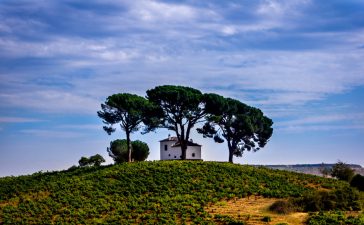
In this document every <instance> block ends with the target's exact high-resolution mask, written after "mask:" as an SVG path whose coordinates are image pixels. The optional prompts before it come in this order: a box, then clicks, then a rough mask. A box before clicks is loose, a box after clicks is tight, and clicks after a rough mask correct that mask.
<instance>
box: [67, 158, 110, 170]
mask: <svg viewBox="0 0 364 225" xmlns="http://www.w3.org/2000/svg"><path fill="white" fill-rule="evenodd" d="M103 162H105V159H104V157H102V156H101V155H99V154H96V155H93V156H90V158H87V157H84V156H83V157H81V159H80V160H79V161H78V164H79V165H80V167H84V166H101V163H103ZM70 169H72V170H74V169H75V168H72V167H71V168H70Z"/></svg>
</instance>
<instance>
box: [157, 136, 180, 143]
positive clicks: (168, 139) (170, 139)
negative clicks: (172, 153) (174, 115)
mask: <svg viewBox="0 0 364 225" xmlns="http://www.w3.org/2000/svg"><path fill="white" fill-rule="evenodd" d="M162 141H178V138H177V137H168V138H166V139H163V140H160V141H159V142H162Z"/></svg>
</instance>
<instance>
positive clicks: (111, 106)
mask: <svg viewBox="0 0 364 225" xmlns="http://www.w3.org/2000/svg"><path fill="white" fill-rule="evenodd" d="M148 106H149V103H148V101H147V100H146V99H145V98H143V97H140V96H138V95H133V94H128V93H120V94H114V95H111V96H109V97H108V98H107V99H106V101H105V103H104V104H101V109H102V110H100V111H98V112H97V115H98V116H99V117H100V118H101V119H102V120H103V122H104V123H105V124H106V125H107V126H104V130H105V131H106V132H107V133H108V134H109V135H110V134H111V133H112V132H114V131H115V130H116V129H115V128H113V125H114V124H120V127H121V129H122V130H124V131H125V134H126V141H127V146H128V162H131V161H132V158H131V148H132V147H131V140H130V135H131V134H132V133H133V132H135V131H137V130H138V129H139V125H140V123H141V122H142V120H143V118H144V112H145V111H147V110H146V108H147V107H148Z"/></svg>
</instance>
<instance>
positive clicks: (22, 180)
mask: <svg viewBox="0 0 364 225" xmlns="http://www.w3.org/2000/svg"><path fill="white" fill-rule="evenodd" d="M345 185H346V186H347V184H346V183H344V182H340V181H337V180H334V179H326V178H321V177H317V176H312V175H306V174H298V173H294V172H288V171H280V170H271V169H269V168H264V167H259V168H257V167H253V166H246V165H236V164H231V163H218V162H201V161H193V162H192V161H155V162H138V163H124V164H120V165H113V166H102V167H90V168H76V169H72V170H68V171H60V172H49V173H35V174H33V175H29V176H19V177H4V178H0V224H184V223H187V224H190V223H191V224H244V223H242V222H239V223H225V222H221V221H222V219H224V221H225V220H226V218H229V217H228V216H223V217H222V216H219V215H216V216H213V215H212V214H210V213H209V212H208V211H206V207H208V206H209V205H211V204H214V203H218V202H219V201H222V200H228V199H238V198H239V199H240V198H244V197H249V196H261V197H268V198H272V197H275V198H287V197H292V196H293V197H294V196H296V197H297V196H300V195H302V194H303V193H305V192H309V191H312V190H316V189H320V190H322V189H324V190H330V189H336V188H338V187H342V186H345ZM220 204H223V203H220ZM219 221H220V222H219Z"/></svg>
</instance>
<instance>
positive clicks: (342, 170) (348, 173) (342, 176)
mask: <svg viewBox="0 0 364 225" xmlns="http://www.w3.org/2000/svg"><path fill="white" fill-rule="evenodd" d="M354 175H355V173H354V170H353V169H351V168H350V166H349V165H347V164H346V163H343V162H341V161H339V162H338V163H336V164H335V165H334V166H333V167H332V169H331V176H332V177H336V178H337V179H339V180H343V181H347V182H349V183H350V181H351V179H352V178H353V177H354Z"/></svg>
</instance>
